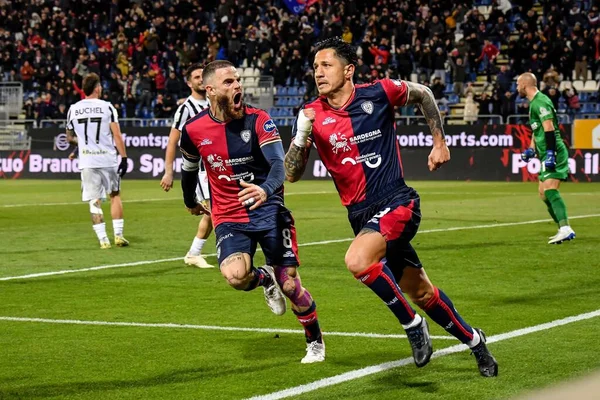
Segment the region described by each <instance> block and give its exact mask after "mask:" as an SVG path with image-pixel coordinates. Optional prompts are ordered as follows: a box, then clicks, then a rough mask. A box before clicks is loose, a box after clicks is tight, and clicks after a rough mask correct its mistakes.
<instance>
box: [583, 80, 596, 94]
mask: <svg viewBox="0 0 600 400" xmlns="http://www.w3.org/2000/svg"><path fill="white" fill-rule="evenodd" d="M578 90H579V89H578ZM583 90H584V91H586V92H596V91H597V90H598V83H597V82H596V81H594V80H589V81H586V82H585V85H584V86H583Z"/></svg>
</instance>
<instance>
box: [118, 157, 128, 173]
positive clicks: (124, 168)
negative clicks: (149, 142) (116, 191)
mask: <svg viewBox="0 0 600 400" xmlns="http://www.w3.org/2000/svg"><path fill="white" fill-rule="evenodd" d="M126 173H127V157H121V163H120V164H119V167H118V168H117V174H119V176H120V177H121V178H122V177H123V175H125V174H126Z"/></svg>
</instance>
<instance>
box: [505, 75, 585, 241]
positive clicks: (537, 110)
mask: <svg viewBox="0 0 600 400" xmlns="http://www.w3.org/2000/svg"><path fill="white" fill-rule="evenodd" d="M517 91H518V92H519V96H521V97H527V100H529V123H530V124H531V129H532V131H533V134H532V136H531V145H530V146H529V148H528V149H527V150H525V152H523V154H521V157H522V158H523V161H529V160H530V159H532V158H533V157H535V156H536V154H537V155H538V157H539V158H540V164H541V170H540V173H539V175H538V179H539V181H540V183H539V185H538V191H539V194H540V198H541V199H542V201H543V202H544V203H546V207H548V212H549V213H550V216H551V217H552V219H553V220H554V222H556V224H557V225H558V232H557V233H556V235H554V236H550V240H549V241H548V244H560V243H562V242H564V241H566V240H573V239H575V232H574V231H573V229H571V227H570V226H569V219H568V218H567V207H566V206H565V202H564V201H563V199H562V197H561V196H560V193H559V192H558V189H559V188H560V183H561V182H562V181H566V180H567V176H568V174H569V152H568V151H567V146H565V144H564V143H563V140H562V138H561V136H560V130H559V129H558V118H557V117H556V110H555V109H554V105H553V104H552V100H550V98H548V96H546V95H545V94H544V93H542V92H540V91H539V90H538V89H537V79H536V77H535V75H533V74H532V73H530V72H526V73H524V74H523V75H521V76H519V78H518V79H517Z"/></svg>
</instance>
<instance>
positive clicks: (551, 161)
mask: <svg viewBox="0 0 600 400" xmlns="http://www.w3.org/2000/svg"><path fill="white" fill-rule="evenodd" d="M544 166H545V167H546V169H549V170H552V171H553V170H554V169H555V168H556V152H555V151H554V150H546V160H545V161H544Z"/></svg>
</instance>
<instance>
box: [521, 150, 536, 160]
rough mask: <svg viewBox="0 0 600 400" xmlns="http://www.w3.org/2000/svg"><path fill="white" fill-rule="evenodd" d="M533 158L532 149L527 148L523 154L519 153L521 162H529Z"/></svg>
mask: <svg viewBox="0 0 600 400" xmlns="http://www.w3.org/2000/svg"><path fill="white" fill-rule="evenodd" d="M534 157H535V150H534V149H532V148H531V147H529V148H528V149H527V150H525V151H524V152H523V153H521V160H523V161H525V162H529V160H531V159H532V158H534Z"/></svg>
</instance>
